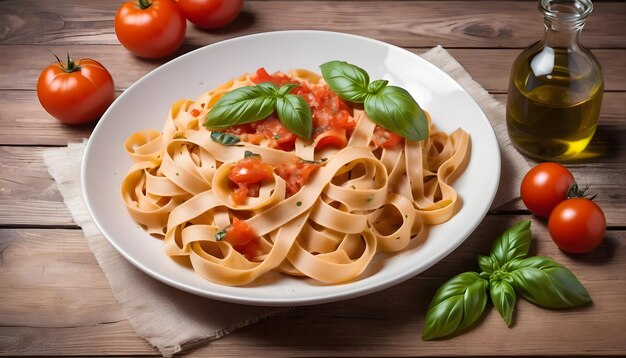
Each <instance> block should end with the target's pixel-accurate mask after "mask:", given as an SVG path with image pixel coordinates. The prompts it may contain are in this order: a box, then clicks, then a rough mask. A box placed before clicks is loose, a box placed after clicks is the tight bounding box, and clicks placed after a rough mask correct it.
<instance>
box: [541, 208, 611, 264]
mask: <svg viewBox="0 0 626 358" xmlns="http://www.w3.org/2000/svg"><path fill="white" fill-rule="evenodd" d="M548 231H549V232H550V236H551V237H552V240H553V241H554V243H555V244H556V245H557V246H558V247H559V248H560V249H561V250H563V251H565V252H569V253H573V254H579V253H584V252H588V251H591V250H593V249H595V248H596V247H597V246H598V245H600V243H601V242H602V240H603V239H604V234H605V233H606V218H605V216H604V213H603V212H602V209H601V208H600V207H599V206H598V204H596V203H594V202H593V201H591V200H589V199H585V198H573V199H568V200H565V201H563V202H561V203H560V204H559V205H557V206H556V207H555V208H554V210H552V213H551V214H550V218H549V219H548Z"/></svg>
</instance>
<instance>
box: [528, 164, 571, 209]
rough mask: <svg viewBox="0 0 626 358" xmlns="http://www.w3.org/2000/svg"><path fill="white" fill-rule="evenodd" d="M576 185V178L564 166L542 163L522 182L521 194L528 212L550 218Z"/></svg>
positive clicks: (529, 172)
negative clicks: (570, 189) (551, 213)
mask: <svg viewBox="0 0 626 358" xmlns="http://www.w3.org/2000/svg"><path fill="white" fill-rule="evenodd" d="M574 183H575V180H574V176H573V175H572V173H570V171H569V170H567V168H565V167H564V166H562V165H560V164H557V163H551V162H546V163H541V164H538V165H536V166H535V167H534V168H532V169H531V170H530V171H528V173H527V174H526V176H525V177H524V179H523V180H522V185H521V188H520V194H521V196H522V201H523V202H524V204H525V205H526V207H527V208H528V210H530V211H532V212H533V213H534V214H536V215H539V216H543V217H548V216H549V215H550V212H551V211H552V209H554V207H555V206H557V204H559V203H560V202H562V201H563V200H566V199H567V192H568V191H569V188H570V187H571V186H572V185H573V184H574Z"/></svg>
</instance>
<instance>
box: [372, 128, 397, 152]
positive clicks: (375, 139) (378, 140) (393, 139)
mask: <svg viewBox="0 0 626 358" xmlns="http://www.w3.org/2000/svg"><path fill="white" fill-rule="evenodd" d="M372 143H374V145H375V146H377V147H383V148H386V149H389V148H393V147H395V146H396V145H397V144H398V143H404V138H402V137H401V136H399V135H397V134H395V133H393V132H390V131H388V130H386V129H385V128H383V127H381V126H379V125H377V126H376V128H374V135H373V136H372Z"/></svg>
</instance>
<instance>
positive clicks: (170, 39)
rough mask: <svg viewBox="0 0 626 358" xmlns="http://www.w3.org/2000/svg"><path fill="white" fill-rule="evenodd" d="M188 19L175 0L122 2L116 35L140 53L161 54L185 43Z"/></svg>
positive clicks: (147, 55) (116, 17) (130, 49)
mask: <svg viewBox="0 0 626 358" xmlns="http://www.w3.org/2000/svg"><path fill="white" fill-rule="evenodd" d="M186 28H187V20H186V19H185V15H184V14H183V12H182V10H181V9H180V7H179V6H178V4H176V2H175V1H174V0H139V2H138V3H136V2H133V1H128V2H125V3H124V4H122V6H120V8H119V9H117V13H116V14H115V35H117V39H118V40H119V41H120V43H121V44H122V45H124V47H126V49H128V50H129V51H130V52H132V53H133V54H135V55H137V56H139V57H145V58H160V57H164V56H167V55H169V54H171V53H173V52H174V51H176V50H177V49H178V48H179V47H180V45H181V44H182V43H183V40H184V38H185V30H186Z"/></svg>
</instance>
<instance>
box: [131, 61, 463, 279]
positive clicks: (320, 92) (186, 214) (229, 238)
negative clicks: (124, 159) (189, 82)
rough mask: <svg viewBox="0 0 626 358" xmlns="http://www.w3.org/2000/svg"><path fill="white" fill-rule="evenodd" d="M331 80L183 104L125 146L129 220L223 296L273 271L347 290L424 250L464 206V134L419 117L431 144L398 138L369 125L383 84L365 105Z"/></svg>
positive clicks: (274, 77)
mask: <svg viewBox="0 0 626 358" xmlns="http://www.w3.org/2000/svg"><path fill="white" fill-rule="evenodd" d="M336 80H337V79H336V78H335V79H333V78H330V77H329V78H327V77H326V76H324V77H322V76H320V75H319V74H317V73H314V72H310V71H308V70H303V69H297V70H291V71H288V72H276V73H273V74H269V73H268V72H267V71H266V70H265V69H263V68H261V69H259V70H257V71H256V72H253V73H249V74H245V75H241V76H239V77H237V78H235V79H233V80H231V81H229V82H228V83H225V84H223V85H221V86H219V87H217V88H214V89H212V90H210V91H208V92H207V93H204V94H202V95H201V96H200V97H199V98H198V99H197V100H186V99H183V100H179V101H178V102H176V103H175V104H173V105H172V106H171V108H170V111H169V114H168V116H167V119H166V121H165V124H164V126H163V128H162V130H161V131H159V130H156V129H144V130H141V131H139V132H136V133H134V134H132V135H130V136H129V137H128V138H127V140H126V142H125V149H126V151H127V152H128V155H129V156H130V157H131V158H132V160H133V163H134V164H133V165H132V167H131V168H130V169H129V171H128V173H127V175H126V176H125V178H124V179H123V182H122V185H121V195H122V199H123V201H124V203H125V205H126V208H127V209H128V212H129V213H130V215H131V216H132V218H133V219H134V220H135V221H136V222H137V223H139V224H140V225H141V226H142V227H144V228H145V229H146V230H147V232H148V233H150V234H151V235H152V236H156V237H159V238H161V239H162V240H163V246H164V251H165V254H166V255H168V256H171V257H179V258H182V262H186V263H188V264H189V265H190V266H191V267H193V270H194V271H195V272H196V273H197V274H198V275H200V276H201V277H203V278H205V279H207V280H210V281H212V282H216V283H218V284H222V285H229V286H241V285H245V284H248V283H251V282H253V281H254V280H256V279H257V278H259V277H261V276H263V275H264V274H266V273H268V272H270V271H278V272H281V273H283V274H286V275H293V276H304V277H308V278H311V279H314V280H316V281H319V282H321V283H324V284H336V283H342V282H347V281H350V280H354V279H357V278H358V276H359V275H360V274H361V273H363V271H364V270H365V269H366V268H367V266H368V264H369V263H370V262H371V260H372V257H373V256H374V255H375V254H376V253H378V252H399V251H401V250H403V249H405V248H406V247H407V246H408V245H409V243H410V242H411V240H418V241H419V240H424V239H426V236H427V230H425V227H426V226H428V225H437V224H441V223H443V222H445V221H447V220H449V219H450V218H451V217H452V216H454V215H455V213H456V212H457V211H458V210H459V206H460V205H461V204H460V200H459V198H458V197H457V193H456V191H455V190H454V188H453V187H452V183H453V181H454V179H455V178H456V177H458V176H459V174H461V173H462V171H463V169H464V167H465V165H466V163H467V160H468V157H469V152H470V150H469V148H470V138H469V135H468V133H467V132H465V131H464V130H463V129H457V130H455V131H453V132H452V133H444V132H441V131H438V130H437V128H436V126H435V124H434V123H433V122H432V121H431V118H430V116H429V115H428V113H427V112H426V111H423V118H424V119H425V123H424V126H425V128H427V129H428V131H427V135H426V136H425V138H423V139H422V140H413V139H409V138H407V137H404V136H402V135H400V134H401V133H400V134H398V130H396V127H393V128H391V127H389V126H387V127H388V128H385V126H384V125H381V124H382V123H383V121H381V120H376V121H375V120H373V118H374V116H373V115H371V114H372V113H374V110H373V109H371V110H370V108H374V107H372V106H378V107H377V108H383V109H382V110H383V112H384V110H385V108H387V107H388V106H387V105H388V104H389V103H392V102H389V101H387V99H389V98H391V97H389V96H388V98H385V101H387V102H385V101H383V100H381V101H379V102H376V101H377V100H378V99H380V98H382V97H380V96H378V97H376V96H374V94H381V93H382V94H386V93H387V92H385V91H386V89H385V88H386V87H385V86H386V84H387V81H374V82H372V83H371V84H370V85H369V86H367V91H369V93H370V94H372V95H371V96H370V97H371V98H366V97H367V96H366V95H365V94H363V96H361V95H359V93H358V91H356V92H354V93H356V94H354V95H353V96H352V97H351V98H352V99H356V100H346V99H345V98H344V97H345V93H347V92H345V91H344V92H345V93H344V92H342V93H341V94H342V96H340V95H338V94H337V93H335V91H333V90H332V89H331V87H333V86H331V85H330V84H331V81H336ZM367 82H368V81H367ZM367 82H366V84H367ZM334 83H335V82H332V84H334ZM364 88H365V87H364ZM387 88H391V86H388V87H387ZM396 89H397V88H396ZM364 93H365V92H364ZM389 93H392V89H389ZM398 93H399V92H398ZM402 93H404V92H402ZM392 94H393V93H392ZM393 95H395V94H393ZM363 98H366V100H365V105H364V104H363V100H359V99H363ZM393 98H400V97H393ZM368 101H369V102H368ZM393 103H399V102H397V101H396V102H393ZM386 106H387V107H386ZM387 109H389V108H387ZM211 112H213V113H211ZM253 116H254V118H253V119H250V118H252V117H253ZM261 117H262V118H261ZM212 118H213V119H214V120H213V121H212ZM215 118H217V119H220V118H227V119H228V120H227V122H219V121H217V120H215ZM246 118H248V119H246ZM303 118H304V119H306V118H308V119H307V120H303ZM389 118H391V117H389ZM393 118H396V117H393ZM383 119H384V118H383ZM307 121H308V122H307ZM385 123H386V122H385Z"/></svg>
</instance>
